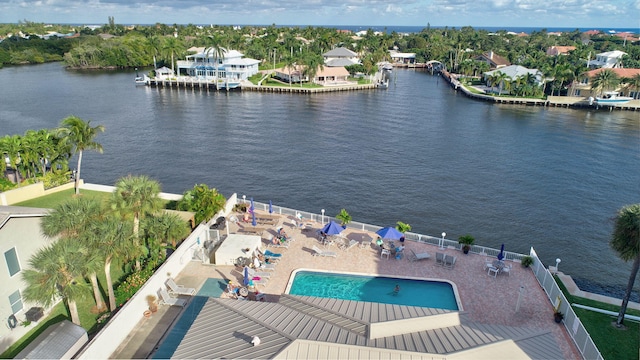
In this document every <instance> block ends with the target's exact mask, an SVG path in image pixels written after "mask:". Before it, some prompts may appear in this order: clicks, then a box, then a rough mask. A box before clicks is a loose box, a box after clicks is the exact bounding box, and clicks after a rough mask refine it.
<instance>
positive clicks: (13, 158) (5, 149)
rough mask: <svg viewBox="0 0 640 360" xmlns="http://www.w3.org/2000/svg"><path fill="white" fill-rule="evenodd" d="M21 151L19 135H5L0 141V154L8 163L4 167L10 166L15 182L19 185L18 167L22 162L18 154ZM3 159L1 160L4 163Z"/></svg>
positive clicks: (20, 137)
mask: <svg viewBox="0 0 640 360" xmlns="http://www.w3.org/2000/svg"><path fill="white" fill-rule="evenodd" d="M21 151H22V136H20V135H11V136H10V135H6V136H4V137H3V138H1V139H0V153H1V155H3V156H5V157H6V158H8V160H9V162H8V163H6V164H5V166H11V169H13V171H14V173H15V177H16V182H17V183H18V185H20V183H21V180H20V169H19V165H20V163H21V162H22V158H21V156H20V152H21ZM4 160H5V159H2V161H4Z"/></svg>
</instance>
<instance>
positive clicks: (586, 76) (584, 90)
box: [571, 68, 640, 98]
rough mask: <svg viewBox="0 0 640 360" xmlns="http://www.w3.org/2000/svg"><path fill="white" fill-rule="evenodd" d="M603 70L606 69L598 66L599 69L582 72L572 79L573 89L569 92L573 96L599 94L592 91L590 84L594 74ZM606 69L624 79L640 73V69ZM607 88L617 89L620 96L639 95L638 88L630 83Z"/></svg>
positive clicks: (633, 96)
mask: <svg viewBox="0 0 640 360" xmlns="http://www.w3.org/2000/svg"><path fill="white" fill-rule="evenodd" d="M605 70H606V69H605V68H599V69H594V70H589V71H587V72H584V73H582V74H581V75H580V77H579V78H578V79H577V80H576V81H574V83H573V87H572V88H573V90H572V93H571V94H572V95H573V96H584V97H590V96H591V97H596V96H599V95H600V94H596V93H595V92H594V91H592V90H591V84H592V82H593V79H594V78H595V77H596V75H598V74H599V73H601V72H603V71H605ZM608 70H610V71H613V72H614V73H615V74H616V75H618V77H620V78H621V79H624V78H626V79H631V78H633V77H634V76H638V75H640V69H623V68H613V69H608ZM608 90H613V91H618V92H619V93H620V95H621V96H629V97H632V98H638V97H640V96H639V91H638V89H636V88H634V87H633V86H632V85H631V84H626V83H620V85H618V87H617V88H616V89H608Z"/></svg>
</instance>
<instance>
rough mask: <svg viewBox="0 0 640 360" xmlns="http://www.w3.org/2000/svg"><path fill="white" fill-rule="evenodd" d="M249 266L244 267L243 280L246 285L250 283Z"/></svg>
mask: <svg viewBox="0 0 640 360" xmlns="http://www.w3.org/2000/svg"><path fill="white" fill-rule="evenodd" d="M249 280H250V279H249V268H248V267H246V266H245V267H244V279H243V280H242V283H243V284H244V286H247V285H249Z"/></svg>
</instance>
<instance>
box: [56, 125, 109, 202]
mask: <svg viewBox="0 0 640 360" xmlns="http://www.w3.org/2000/svg"><path fill="white" fill-rule="evenodd" d="M103 131H104V126H102V125H98V126H95V127H91V121H90V120H89V121H86V122H85V121H84V120H82V119H80V118H79V117H77V116H73V115H72V116H69V117H66V118H64V119H63V120H62V126H61V127H60V128H58V129H57V130H56V134H57V136H58V137H60V138H61V139H63V140H64V142H66V143H67V144H68V145H69V146H71V149H72V153H73V154H78V171H77V173H76V176H75V179H74V180H75V190H76V195H77V194H79V193H80V187H79V185H80V167H81V166H82V153H83V152H84V150H96V151H97V152H99V153H102V151H103V149H102V145H100V144H99V143H97V142H96V141H95V139H96V136H98V133H101V132H103Z"/></svg>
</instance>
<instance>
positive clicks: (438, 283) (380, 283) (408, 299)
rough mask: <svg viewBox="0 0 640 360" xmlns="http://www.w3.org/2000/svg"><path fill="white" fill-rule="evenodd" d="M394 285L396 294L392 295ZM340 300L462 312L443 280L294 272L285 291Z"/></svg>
mask: <svg viewBox="0 0 640 360" xmlns="http://www.w3.org/2000/svg"><path fill="white" fill-rule="evenodd" d="M396 285H399V286H400V291H398V292H397V294H396V293H394V289H395V287H396ZM285 292H286V293H287V294H291V295H306V296H316V297H323V298H333V299H342V300H356V301H370V302H377V303H383V304H395V305H409V306H422V307H429V308H438V309H446V310H459V309H461V308H462V306H461V304H460V302H459V301H458V297H457V290H456V287H455V285H454V284H453V283H451V282H448V281H445V280H433V279H430V280H420V279H408V278H395V277H385V276H367V275H361V274H345V273H331V272H322V271H317V270H314V271H310V270H296V271H294V273H293V274H292V275H291V279H290V280H289V284H288V286H287V289H286V291H285Z"/></svg>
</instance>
